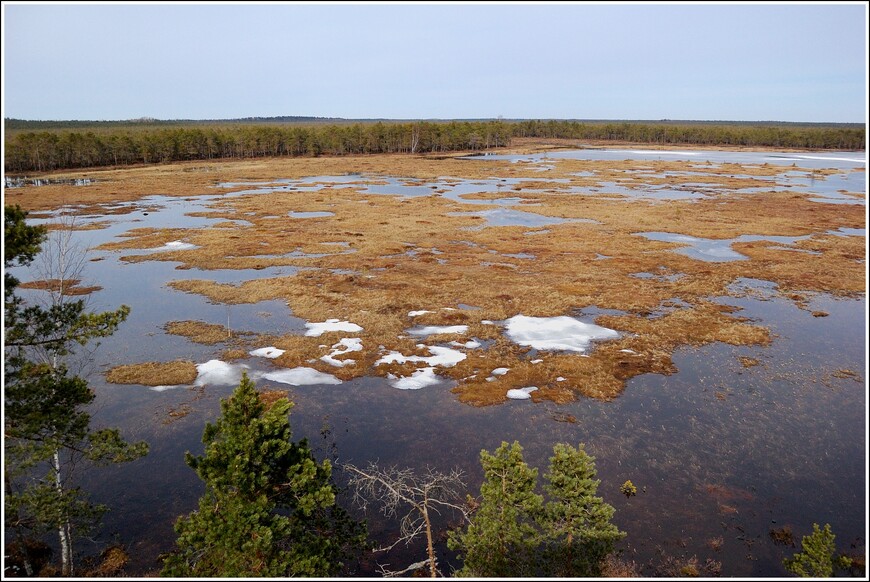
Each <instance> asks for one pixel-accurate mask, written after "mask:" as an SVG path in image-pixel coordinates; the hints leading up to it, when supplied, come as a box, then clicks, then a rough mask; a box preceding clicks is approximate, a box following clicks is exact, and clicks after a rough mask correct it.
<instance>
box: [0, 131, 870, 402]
mask: <svg viewBox="0 0 870 582" xmlns="http://www.w3.org/2000/svg"><path fill="white" fill-rule="evenodd" d="M569 145H571V142H570V141H568V142H564V141H563V142H558V143H556V144H547V143H544V142H542V141H540V140H537V141H536V140H530V141H528V142H522V143H521V144H520V147H519V148H518V149H521V150H522V149H527V150H535V151H542V150H543V149H546V148H552V147H565V146H569ZM668 149H671V148H670V147H669V148H668ZM551 163H553V164H554V165H555V168H554V169H553V170H550V171H547V172H546V173H543V174H542V173H541V172H537V171H535V170H534V168H531V167H529V166H530V165H529V164H511V163H509V162H499V161H487V162H483V161H468V160H459V159H456V157H455V156H402V155H384V156H357V157H343V158H310V159H309V158H306V159H285V158H282V159H263V160H253V161H219V162H214V163H210V164H209V165H208V168H207V170H208V171H205V170H203V166H202V165H201V163H191V164H184V163H180V164H169V165H164V166H155V167H148V168H131V169H126V170H118V169H109V170H99V171H90V170H89V172H88V176H89V177H91V178H96V179H97V180H98V181H97V182H96V183H94V184H92V185H90V186H85V187H81V186H80V187H76V188H75V192H74V194H75V195H76V197H77V201H78V202H83V203H88V204H99V203H105V202H109V201H112V202H114V201H119V200H129V199H131V198H134V197H135V196H137V195H140V194H152V193H165V194H168V195H172V196H191V195H198V194H214V193H216V192H222V191H227V192H231V191H234V190H243V189H246V188H247V187H245V186H239V187H238V188H230V189H226V190H224V189H221V190H218V189H215V188H214V187H213V186H214V185H215V184H216V183H218V182H225V181H227V182H229V181H233V182H235V181H242V180H256V181H272V180H275V179H278V178H300V177H303V176H315V175H325V174H345V173H363V174H366V176H367V177H366V178H365V179H364V181H366V182H377V181H378V180H379V178H380V177H383V176H402V177H407V178H409V179H411V178H413V179H417V180H433V179H437V178H438V177H442V176H451V177H454V178H457V179H479V178H489V177H493V176H497V177H502V178H532V179H534V182H528V183H521V184H520V185H519V187H518V189H517V190H515V191H511V192H510V193H506V192H504V191H499V192H485V193H481V194H478V195H474V196H469V198H476V199H480V200H486V199H491V198H495V197H503V196H505V195H510V196H513V195H516V196H520V197H522V198H524V199H525V200H526V201H527V202H534V203H535V204H536V206H534V207H530V208H528V210H531V211H534V212H536V213H539V214H543V215H547V216H553V217H560V218H568V219H587V221H586V222H574V223H565V224H561V225H554V226H549V227H546V228H545V229H532V228H526V227H499V228H484V229H482V230H468V229H469V228H470V227H477V226H480V225H481V224H482V223H483V220H482V219H481V218H480V217H477V216H451V215H450V214H451V213H453V212H469V211H476V210H482V209H486V208H487V207H486V206H479V207H470V206H469V205H466V204H460V203H456V202H453V201H451V200H448V199H445V198H442V197H440V196H438V195H434V194H433V195H432V196H424V197H418V198H412V199H402V198H398V197H394V196H380V195H366V194H363V193H361V192H359V191H358V190H359V187H360V184H341V185H336V186H330V185H327V187H325V188H324V189H322V190H320V191H317V192H309V193H303V192H288V191H278V192H274V193H269V194H260V195H245V196H241V197H236V198H226V199H222V200H218V201H217V202H216V203H214V204H213V205H212V208H211V210H210V211H209V212H206V213H203V214H202V215H204V216H208V217H210V218H215V219H218V221H217V222H216V223H215V224H214V225H212V226H211V227H206V228H198V229H178V228H175V229H162V228H137V229H133V230H131V231H129V232H128V233H126V235H125V236H124V237H123V238H122V239H119V240H116V241H114V242H112V243H110V244H106V245H103V247H102V248H103V249H104V250H123V249H147V248H153V247H158V246H161V245H163V244H165V243H166V242H169V241H172V240H185V241H187V242H190V243H193V244H194V245H197V246H198V247H199V248H196V249H192V250H184V251H173V252H162V253H157V254H146V255H131V256H128V257H125V260H127V261H130V262H134V261H152V260H167V261H178V262H180V266H179V268H180V269H187V268H201V269H242V268H244V269H262V268H267V267H274V266H293V267H298V268H300V269H301V270H299V271H298V272H297V273H296V274H295V275H291V276H285V277H272V278H261V279H256V280H250V281H246V282H244V283H241V284H239V285H232V284H219V283H214V282H212V281H208V280H196V279H183V278H179V280H177V281H173V282H171V283H170V286H171V287H172V288H174V289H176V290H179V291H184V292H188V293H196V294H200V295H203V296H205V297H207V298H208V299H210V300H211V301H215V302H221V303H227V304H236V303H255V302H258V301H263V300H280V301H284V302H286V304H287V306H288V307H289V308H290V309H291V310H292V312H293V314H294V315H295V316H298V317H301V318H304V319H306V320H308V321H324V320H325V319H328V318H335V317H337V318H341V319H347V320H350V321H352V322H354V323H357V324H358V325H361V326H362V327H363V328H364V330H363V331H362V332H360V333H359V334H354V335H356V336H358V337H360V338H361V339H362V342H363V348H364V349H363V351H362V352H355V353H352V354H348V355H347V356H345V357H346V358H350V359H353V360H355V362H356V363H355V364H354V365H350V366H346V367H343V368H335V367H333V366H330V365H328V364H326V363H324V362H322V361H320V360H319V358H320V357H321V356H324V355H326V354H328V353H329V352H330V351H331V350H330V349H329V347H328V346H331V345H332V344H334V343H335V342H337V341H338V340H339V339H341V338H342V337H350V334H328V335H324V336H322V337H319V338H309V337H300V336H298V335H294V334H289V333H288V334H286V335H279V336H277V337H269V338H265V337H259V338H256V341H257V342H258V344H259V343H260V342H264V343H262V344H261V345H275V346H276V347H278V348H280V349H285V350H287V353H285V354H284V355H283V356H282V357H281V358H278V359H277V360H276V362H275V363H276V365H281V366H288V367H292V366H298V365H312V364H310V363H308V360H312V359H313V360H316V361H317V363H316V364H313V365H314V367H316V368H318V369H320V370H322V371H325V372H329V373H332V374H335V375H336V376H338V377H339V378H342V379H350V378H354V377H359V376H363V375H372V374H373V375H379V376H385V375H386V374H388V373H394V374H401V375H407V374H410V373H412V372H413V370H414V367H413V366H411V365H405V366H396V365H392V366H375V365H374V362H375V361H377V359H378V358H380V357H381V356H382V355H383V351H382V350H381V349H380V348H379V346H384V349H386V350H396V351H401V352H402V353H405V354H411V353H418V354H420V355H427V351H426V350H425V349H423V350H419V349H418V348H416V347H415V346H416V344H417V343H426V344H428V345H433V344H435V343H439V342H443V341H449V340H452V339H463V337H457V336H452V337H446V336H445V337H435V336H433V337H430V338H416V337H409V336H408V334H407V332H406V330H407V329H409V328H411V327H413V326H414V325H418V324H423V325H449V324H464V325H468V326H469V331H468V333H467V334H466V336H467V337H466V339H467V338H471V337H476V338H479V339H484V340H493V341H494V344H493V345H492V346H491V347H490V348H489V349H486V350H484V349H476V350H466V351H467V352H468V356H469V357H468V358H467V359H466V360H465V361H463V362H461V363H460V364H459V365H457V366H456V367H454V368H445V369H439V373H440V374H442V375H444V376H447V377H449V378H452V379H453V380H455V381H457V385H456V387H455V388H454V391H455V392H456V394H457V395H458V397H459V398H460V399H461V400H462V401H464V402H467V403H470V404H474V405H485V404H493V403H498V402H503V401H504V400H505V398H506V396H505V395H506V392H507V390H508V389H510V388H518V387H522V386H532V385H533V386H538V388H539V390H538V391H536V392H534V393H533V394H532V398H533V400H535V401H541V400H551V401H554V402H559V403H561V402H568V401H570V400H572V399H574V398H576V397H577V396H578V395H583V396H588V397H594V398H602V399H609V398H614V397H615V396H617V395H618V394H619V393H620V392H621V391H622V389H623V388H624V386H625V382H626V381H627V380H628V379H630V378H632V377H634V376H637V375H640V374H646V373H657V374H672V373H674V372H675V371H676V368H675V367H674V364H673V362H672V361H671V354H672V353H673V351H674V350H675V349H677V348H679V347H682V346H702V345H705V344H709V343H713V342H723V343H727V344H731V345H735V346H739V345H760V346H764V345H767V344H768V343H769V342H770V340H771V338H770V334H769V332H768V331H767V330H766V329H764V328H762V327H760V326H758V325H756V324H753V323H752V322H749V321H745V320H743V319H742V318H741V317H740V315H739V312H736V310H733V309H729V308H725V307H723V306H722V305H720V304H718V303H715V302H712V301H711V300H710V298H711V297H717V296H728V295H731V294H734V292H732V291H730V290H729V286H730V285H731V284H732V283H733V282H734V281H735V280H737V279H738V278H741V277H745V278H754V279H762V280H767V281H773V282H774V283H776V284H777V285H778V292H779V293H780V295H781V296H782V297H785V298H787V299H789V300H792V301H794V302H796V303H798V304H799V305H803V306H805V305H806V295H807V294H808V293H812V292H825V293H830V294H833V295H839V296H854V295H858V294H861V293H864V292H865V270H866V263H865V262H864V260H865V246H864V245H865V242H866V241H865V239H864V238H863V237H839V236H830V235H824V234H820V233H824V232H826V231H827V230H832V229H836V228H839V227H841V226H846V227H855V228H861V227H864V226H865V218H864V208H863V207H862V206H859V205H839V204H836V205H835V204H820V203H816V202H812V201H810V200H809V196H806V195H803V194H795V193H793V192H788V191H785V192H774V191H769V192H761V193H754V194H736V193H734V191H733V190H734V189H735V188H747V187H752V188H763V187H765V186H769V187H771V188H772V184H773V183H772V182H771V181H770V180H764V178H768V179H769V178H772V177H774V176H776V175H777V174H778V173H781V172H782V171H784V170H786V169H787V168H782V167H776V166H770V165H763V164H762V165H745V166H743V165H735V164H722V165H720V166H718V167H710V168H708V169H707V170H705V172H706V175H704V176H697V175H690V176H651V175H649V173H636V172H633V170H638V169H646V170H650V171H651V172H653V173H656V174H662V173H665V172H671V173H673V172H684V171H699V169H698V168H697V167H695V166H696V165H697V162H663V161H655V160H651V161H644V162H637V161H625V162H619V161H616V162H612V161H608V162H595V161H592V162H590V161H580V160H557V161H555V162H551ZM197 164H198V165H197ZM629 170H632V172H629ZM589 171H591V172H594V176H592V177H579V176H575V175H574V174H575V173H577V172H589ZM828 173H830V172H829V171H827V170H823V171H817V172H816V176H817V178H819V179H823V177H824V175H826V174H828ZM69 177H76V176H75V173H69ZM551 178H561V179H567V180H569V183H568V184H559V183H553V182H548V181H547V180H549V179H551ZM603 181H616V182H618V183H619V184H621V185H625V186H630V187H632V186H633V187H641V186H643V185H668V186H673V187H679V186H680V185H681V184H682V183H684V182H702V183H706V184H708V185H710V191H709V192H710V195H709V197H707V198H704V199H701V200H697V201H692V200H687V201H667V202H659V201H654V200H630V201H627V200H624V199H621V198H620V197H614V196H602V195H600V194H588V195H587V194H572V193H568V192H566V189H567V188H566V187H567V186H595V187H598V186H600V183H601V182H603ZM714 184H715V185H716V186H715V187H714V186H713V185H714ZM70 188H71V187H64V186H45V187H41V188H40V189H38V190H36V189H31V190H29V191H28V193H29V196H28V197H27V198H26V199H25V198H21V199H16V200H10V202H13V203H14V202H16V201H17V202H19V203H21V204H23V205H24V206H25V207H28V208H30V209H41V208H52V207H53V206H52V205H53V204H56V203H57V202H58V201H59V200H62V199H63V197H64V196H69V195H70V194H71V193H70ZM529 189H541V190H543V192H529V191H528V190H529ZM31 192H35V193H36V194H37V195H33V194H30V193H31ZM20 194H21V193H20V192H14V193H12V194H11V196H19V195H20ZM314 210H328V211H329V212H332V213H334V216H331V217H328V218H323V219H298V220H293V219H289V218H287V215H288V213H289V212H291V211H314ZM276 217H277V218H276ZM233 220H245V221H248V222H249V223H250V226H245V227H244V228H238V227H235V226H233V223H232V222H230V221H233ZM590 221H591V222H590ZM531 231H535V232H536V233H537V234H536V235H535V236H527V234H526V233H527V232H531ZM643 231H665V232H673V233H680V234H687V235H691V236H695V237H701V238H718V239H723V238H734V237H737V236H739V235H742V234H761V235H788V236H802V235H812V236H811V238H809V239H807V240H804V241H800V242H799V243H797V244H796V245H794V247H795V248H796V249H800V250H805V251H812V253H816V254H810V253H802V252H793V251H787V250H782V249H780V248H777V247H780V246H782V245H780V244H778V243H772V242H767V241H760V242H753V243H740V244H734V245H733V248H734V250H736V251H738V252H740V253H742V254H744V255H746V256H747V260H744V261H736V262H729V263H707V262H702V261H698V260H695V259H692V258H689V257H687V256H684V255H681V254H678V253H675V252H674V250H676V249H678V248H679V247H680V245H679V244H673V243H663V242H654V241H649V240H647V239H645V238H643V237H640V236H636V235H635V233H638V232H643ZM335 243H343V244H342V245H338V244H335ZM409 251H413V252H411V253H409ZM517 253H528V254H531V255H534V256H535V257H536V259H535V260H528V259H520V258H515V257H509V256H505V255H509V254H517ZM305 255H312V256H305ZM600 255H604V256H607V257H609V258H607V259H605V260H597V258H598V257H599V256H600ZM334 271H338V272H339V273H346V274H337V273H335V272H334ZM637 273H652V274H654V275H657V277H655V278H645V279H641V278H638V277H635V276H633V275H635V274H637ZM669 276H674V278H672V279H668V277H669ZM460 303H464V304H469V305H474V306H477V307H479V308H480V309H479V310H475V311H463V310H454V311H449V310H445V309H444V308H448V307H449V308H456V307H457V306H458V305H459V304H460ZM589 306H597V307H599V308H605V309H615V310H621V311H622V312H624V313H625V314H624V315H608V316H601V317H598V318H597V321H596V323H598V324H600V325H604V326H607V327H611V328H613V329H616V330H618V331H619V332H620V333H621V337H620V339H618V340H615V341H611V342H605V343H602V344H599V345H598V346H597V347H596V348H595V349H594V350H593V351H592V352H591V354H590V355H591V357H580V356H578V355H575V354H564V353H542V354H538V355H537V356H536V357H538V358H541V359H543V360H544V361H543V362H542V363H540V364H531V363H530V362H529V360H530V359H531V358H530V357H529V355H528V350H526V349H523V348H521V347H519V346H517V345H516V344H513V343H512V342H510V341H508V340H507V339H505V338H504V337H503V335H502V332H501V328H500V327H499V326H498V325H484V324H482V323H481V321H482V320H493V321H499V320H503V319H506V318H508V317H511V316H513V315H517V314H520V313H521V314H524V315H534V316H553V315H565V314H573V313H575V310H576V309H579V308H584V307H589ZM419 309H429V310H431V311H433V313H430V314H426V315H424V316H421V317H417V318H410V317H408V315H407V313H408V311H411V310H419ZM166 330H167V332H168V333H175V334H180V335H184V336H186V337H189V338H191V339H192V340H193V341H197V342H200V343H209V344H211V343H219V342H222V341H224V340H225V339H226V330H225V329H224V328H223V326H220V325H214V324H207V323H203V322H172V323H171V324H168V325H167V328H166ZM234 335H236V336H237V335H239V334H238V333H234ZM246 339H247V340H248V342H249V343H250V342H253V341H255V339H254V338H253V337H249V338H246ZM265 342H268V343H265ZM321 345H326V346H327V348H321V347H320V346H321ZM622 350H632V352H633V353H628V352H624V351H622ZM228 355H232V356H233V357H235V358H242V357H246V354H244V353H243V352H242V347H241V346H239V345H234V346H232V353H231V354H228ZM744 365H746V364H745V363H744ZM501 366H503V367H508V368H510V369H511V372H510V373H509V374H507V375H506V376H502V377H500V378H499V379H498V380H497V381H494V382H486V380H485V378H486V376H487V374H488V372H489V371H490V370H492V369H493V368H495V367H501ZM559 377H562V378H565V379H566V380H565V381H557V378H559Z"/></svg>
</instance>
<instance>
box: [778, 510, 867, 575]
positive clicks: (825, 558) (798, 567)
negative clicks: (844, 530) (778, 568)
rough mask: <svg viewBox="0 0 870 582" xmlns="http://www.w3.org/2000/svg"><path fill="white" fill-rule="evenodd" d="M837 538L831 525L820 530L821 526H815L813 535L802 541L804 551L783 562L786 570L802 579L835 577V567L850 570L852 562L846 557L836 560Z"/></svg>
mask: <svg viewBox="0 0 870 582" xmlns="http://www.w3.org/2000/svg"><path fill="white" fill-rule="evenodd" d="M834 539H835V536H834V534H833V532H832V531H831V526H830V524H827V523H826V524H825V529H820V528H819V524H817V523H814V524H813V533H812V534H810V535H808V536H804V538H803V540H801V546H802V549H803V551H802V552H800V553H798V554H795V555H794V556H792V557H791V558H785V559H784V560H783V561H782V564H783V566H785V569H786V570H788V571H789V572H791V573H792V574H795V575H796V576H800V577H801V578H830V577H831V576H833V575H834V567H835V566H837V567H839V568H848V567H849V565H850V564H851V560H849V559H848V558H846V557H844V556H840V557H839V558H835V555H836V552H837V548H836V546H835V545H834Z"/></svg>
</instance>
